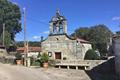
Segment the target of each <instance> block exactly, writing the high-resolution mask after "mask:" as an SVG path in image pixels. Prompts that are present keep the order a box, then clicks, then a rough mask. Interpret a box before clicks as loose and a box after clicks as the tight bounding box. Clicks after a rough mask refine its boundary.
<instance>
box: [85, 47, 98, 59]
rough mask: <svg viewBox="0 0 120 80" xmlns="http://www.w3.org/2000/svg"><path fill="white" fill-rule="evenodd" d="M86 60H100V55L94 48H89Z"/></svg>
mask: <svg viewBox="0 0 120 80" xmlns="http://www.w3.org/2000/svg"><path fill="white" fill-rule="evenodd" d="M84 59H85V60H98V59H100V57H99V56H98V55H97V54H96V52H95V51H94V50H92V49H90V50H88V51H87V52H86V54H85V58H84Z"/></svg>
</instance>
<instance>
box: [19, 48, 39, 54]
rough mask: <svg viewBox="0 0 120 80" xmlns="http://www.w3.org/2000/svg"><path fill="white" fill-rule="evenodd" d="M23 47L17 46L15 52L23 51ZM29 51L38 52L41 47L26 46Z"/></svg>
mask: <svg viewBox="0 0 120 80" xmlns="http://www.w3.org/2000/svg"><path fill="white" fill-rule="evenodd" d="M24 50H25V48H24V47H18V48H17V52H21V53H22V52H24ZM28 51H29V52H40V51H41V47H28Z"/></svg>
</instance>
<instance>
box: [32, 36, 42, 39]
mask: <svg viewBox="0 0 120 80" xmlns="http://www.w3.org/2000/svg"><path fill="white" fill-rule="evenodd" d="M40 38H41V37H40V36H33V39H40Z"/></svg>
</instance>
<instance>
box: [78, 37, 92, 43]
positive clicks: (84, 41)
mask: <svg viewBox="0 0 120 80" xmlns="http://www.w3.org/2000/svg"><path fill="white" fill-rule="evenodd" d="M77 41H79V42H81V43H90V42H89V41H86V40H84V39H80V38H77Z"/></svg>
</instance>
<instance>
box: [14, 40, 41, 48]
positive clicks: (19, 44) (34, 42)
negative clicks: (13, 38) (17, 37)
mask: <svg viewBox="0 0 120 80" xmlns="http://www.w3.org/2000/svg"><path fill="white" fill-rule="evenodd" d="M28 44H29V46H31V47H36V46H38V47H40V42H37V41H29V43H28ZM16 45H17V46H18V47H23V46H24V41H19V42H16Z"/></svg>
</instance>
